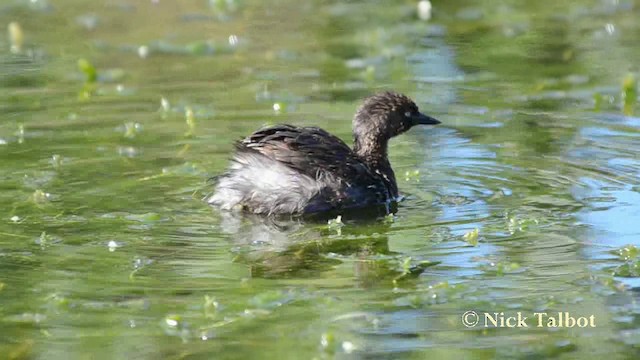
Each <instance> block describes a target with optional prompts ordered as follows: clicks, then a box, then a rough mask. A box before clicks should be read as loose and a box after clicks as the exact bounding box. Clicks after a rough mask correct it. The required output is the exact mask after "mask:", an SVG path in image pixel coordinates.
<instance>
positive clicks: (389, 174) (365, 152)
mask: <svg viewBox="0 0 640 360" xmlns="http://www.w3.org/2000/svg"><path fill="white" fill-rule="evenodd" d="M387 143H388V139H375V138H365V137H361V136H360V137H359V136H356V137H355V138H354V144H353V151H354V152H355V153H356V154H357V155H358V157H359V158H360V159H362V161H364V163H365V164H367V166H368V167H369V168H370V169H371V170H372V171H374V172H375V173H377V174H378V175H380V176H381V177H382V178H383V179H384V181H385V183H386V184H387V188H388V189H389V192H390V195H391V196H392V197H394V198H396V197H398V186H397V184H396V176H395V174H394V172H393V169H392V168H391V164H390V163H389V158H388V157H387Z"/></svg>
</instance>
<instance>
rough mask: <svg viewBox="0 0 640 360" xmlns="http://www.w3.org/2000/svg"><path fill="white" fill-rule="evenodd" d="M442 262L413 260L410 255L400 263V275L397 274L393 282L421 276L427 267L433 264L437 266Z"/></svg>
mask: <svg viewBox="0 0 640 360" xmlns="http://www.w3.org/2000/svg"><path fill="white" fill-rule="evenodd" d="M438 264H440V262H439V261H429V260H421V261H413V259H412V258H411V257H410V256H408V257H406V258H404V259H402V261H401V262H400V263H399V267H400V272H401V273H400V275H398V276H396V277H395V278H394V279H393V283H394V284H396V283H397V282H398V281H400V280H406V279H409V278H415V277H418V276H420V274H422V273H423V272H424V271H425V270H426V269H427V268H430V267H432V266H436V265H438Z"/></svg>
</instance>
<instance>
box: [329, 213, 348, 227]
mask: <svg viewBox="0 0 640 360" xmlns="http://www.w3.org/2000/svg"><path fill="white" fill-rule="evenodd" d="M343 226H344V223H343V222H342V215H338V217H336V218H335V219H330V220H329V221H327V227H328V228H329V229H335V230H338V231H339V230H340V229H341V228H342V227H343Z"/></svg>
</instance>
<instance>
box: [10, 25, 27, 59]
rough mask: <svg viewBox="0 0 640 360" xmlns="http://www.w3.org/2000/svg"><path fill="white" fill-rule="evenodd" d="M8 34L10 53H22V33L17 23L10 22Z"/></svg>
mask: <svg viewBox="0 0 640 360" xmlns="http://www.w3.org/2000/svg"><path fill="white" fill-rule="evenodd" d="M7 32H8V33H9V43H10V44H11V52H12V53H14V54H17V53H20V52H22V47H23V45H24V32H23V31H22V27H21V26H20V24H19V23H18V22H15V21H14V22H11V23H9V26H8V27H7Z"/></svg>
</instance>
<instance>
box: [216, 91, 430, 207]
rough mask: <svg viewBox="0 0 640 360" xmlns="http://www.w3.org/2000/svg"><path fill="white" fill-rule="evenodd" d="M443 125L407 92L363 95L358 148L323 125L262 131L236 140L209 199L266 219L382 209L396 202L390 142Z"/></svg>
mask: <svg viewBox="0 0 640 360" xmlns="http://www.w3.org/2000/svg"><path fill="white" fill-rule="evenodd" d="M437 124H440V121H438V120H437V119H435V118H433V117H431V116H428V115H425V114H423V113H421V112H420V110H419V108H418V106H417V105H416V104H415V102H414V101H413V100H411V98H409V97H408V96H406V95H403V94H400V93H397V92H393V91H384V92H379V93H376V94H373V95H370V96H368V97H366V98H365V99H364V100H363V102H362V104H361V106H360V107H359V108H358V109H357V111H356V113H355V116H354V117H353V121H352V131H353V148H350V147H349V146H348V145H347V144H346V143H345V142H344V141H342V140H341V139H340V138H338V137H336V136H334V135H332V134H330V133H329V132H327V131H325V130H323V129H321V128H319V127H298V126H293V125H288V124H281V125H274V126H269V127H265V128H262V129H260V130H258V131H256V132H254V133H253V134H251V135H249V136H247V137H246V138H244V139H242V140H240V141H238V142H236V144H235V154H234V155H233V157H232V160H231V165H230V166H229V168H228V169H227V170H226V172H225V173H223V174H222V175H219V176H217V177H215V182H216V185H215V190H214V192H213V194H212V195H211V196H209V197H208V198H207V199H206V201H207V202H208V203H209V204H210V205H212V206H215V207H218V208H220V209H221V210H226V211H240V212H244V213H251V214H257V215H264V216H279V215H290V216H305V215H315V214H326V213H342V212H349V211H351V212H352V211H356V212H357V211H361V210H366V209H368V208H379V207H383V208H384V209H385V214H388V213H389V211H390V210H389V209H390V205H391V204H395V202H396V201H397V200H398V197H399V193H398V186H397V182H396V178H395V174H394V172H393V169H392V168H391V164H390V163H389V159H388V156H387V145H388V142H389V140H390V139H391V138H393V137H395V136H397V135H400V134H402V133H404V132H406V131H408V130H409V129H411V128H412V127H413V126H416V125H437Z"/></svg>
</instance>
